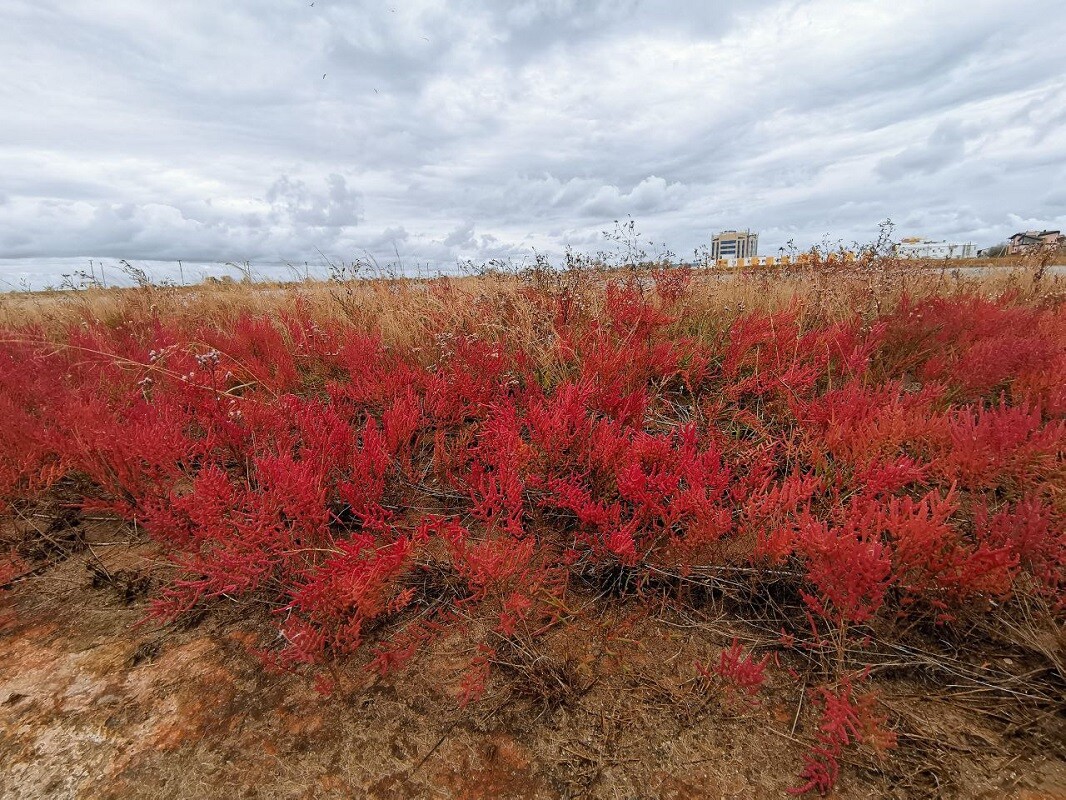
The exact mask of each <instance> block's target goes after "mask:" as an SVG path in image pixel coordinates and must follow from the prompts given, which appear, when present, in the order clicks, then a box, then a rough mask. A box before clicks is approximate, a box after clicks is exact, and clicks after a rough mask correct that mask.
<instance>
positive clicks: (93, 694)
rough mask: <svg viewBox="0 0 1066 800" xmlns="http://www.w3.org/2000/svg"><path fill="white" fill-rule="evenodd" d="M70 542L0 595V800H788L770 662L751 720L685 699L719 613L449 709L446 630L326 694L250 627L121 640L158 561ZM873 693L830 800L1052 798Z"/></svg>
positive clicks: (562, 643)
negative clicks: (869, 715)
mask: <svg viewBox="0 0 1066 800" xmlns="http://www.w3.org/2000/svg"><path fill="white" fill-rule="evenodd" d="M94 537H95V539H94ZM86 538H87V539H88V540H89V541H90V542H92V541H94V540H95V541H96V545H95V546H94V547H93V548H92V550H91V551H89V550H83V551H81V552H78V553H75V554H73V555H72V556H71V557H69V558H66V559H65V560H63V561H62V562H60V563H58V564H56V565H55V566H53V567H52V568H50V569H49V570H47V571H45V572H43V573H41V574H39V575H37V576H35V577H33V578H31V579H29V580H25V581H21V582H19V583H18V584H16V585H15V586H14V588H13V589H12V590H11V591H9V592H5V593H3V594H0V653H2V657H0V764H2V765H3V768H2V770H0V797H3V798H22V799H25V800H29V799H30V798H140V797H145V798H153V799H154V800H165V799H166V798H190V797H196V798H216V797H217V798H226V799H227V800H231V799H232V798H244V797H248V798H253V797H254V798H342V797H354V798H364V797H365V798H406V797H441V798H467V799H468V800H473V799H474V798H497V797H499V798H553V797H574V798H576V797H589V798H633V799H635V798H675V799H677V800H681V799H682V798H703V797H710V798H759V797H784V796H787V795H786V790H787V788H788V787H789V786H792V785H794V784H795V782H796V778H795V776H796V775H797V773H798V771H799V769H800V765H801V759H802V754H803V752H804V751H805V747H806V745H807V743H808V742H809V740H810V738H809V737H810V732H809V730H807V728H808V727H809V725H810V721H809V720H808V719H807V718H806V717H805V716H802V715H801V716H799V717H798V718H797V713H796V712H797V707H798V705H799V698H800V697H801V695H802V689H803V687H802V686H798V685H794V684H793V683H792V682H790V681H789V679H788V677H787V673H785V672H784V671H783V670H777V671H774V673H773V677H772V678H771V684H770V686H769V689H768V691H767V692H766V696H765V698H764V700H763V702H762V704H761V705H760V706H759V707H758V708H753V709H749V708H746V707H738V706H737V705H736V704H735V703H729V702H722V700H721V698H715V697H710V698H709V697H706V696H705V695H701V694H700V692H699V691H698V688H697V686H696V685H695V683H694V682H693V681H692V680H691V677H692V662H693V659H694V658H703V659H705V660H706V659H708V658H710V657H713V654H714V653H716V652H717V651H718V650H719V649H720V648H721V647H723V646H725V645H727V644H728V642H729V640H730V638H731V636H732V635H733V631H732V630H731V629H730V628H729V627H728V625H727V624H726V623H725V622H724V621H717V622H716V621H714V620H706V621H704V622H702V623H700V624H698V625H695V624H691V623H690V622H686V621H684V620H682V619H679V618H672V617H671V615H670V614H669V613H665V612H664V613H663V614H662V615H660V616H658V617H652V618H650V619H649V618H646V617H645V618H641V619H640V620H639V622H637V623H634V624H629V625H627V619H628V618H627V609H625V608H624V606H623V607H621V608H619V609H616V610H613V611H612V612H611V613H615V614H617V617H616V618H600V619H599V620H597V623H596V625H595V626H589V627H586V628H581V627H580V626H578V627H575V628H570V629H567V630H562V631H560V632H559V633H557V634H552V635H550V636H549V637H547V639H546V641H545V642H544V645H543V647H544V649H543V651H542V652H541V653H540V654H539V655H538V657H539V658H540V659H542V662H541V663H543V664H546V665H547V669H548V671H547V672H546V673H545V674H547V675H549V677H550V675H553V674H559V675H563V676H565V681H564V683H566V686H567V688H566V689H565V690H564V691H560V692H558V693H556V694H550V693H549V694H545V693H543V692H541V693H538V692H537V691H535V690H531V689H530V682H529V681H528V676H527V678H523V677H522V676H519V675H516V674H511V673H509V672H508V671H507V670H506V669H501V670H500V671H499V673H498V674H497V676H496V678H494V680H493V681H492V683H491V684H490V685H489V689H488V691H487V693H486V695H485V697H484V698H483V699H482V700H481V701H480V702H479V703H477V704H475V705H472V706H470V707H467V708H466V709H464V710H461V709H459V708H458V707H457V704H456V701H455V697H456V695H457V694H458V691H459V686H460V682H461V680H462V676H463V669H464V665H465V664H466V663H467V661H468V659H469V656H470V645H469V643H468V642H467V641H466V640H465V639H464V637H463V636H462V635H461V634H456V635H455V636H452V637H450V638H447V639H445V640H444V641H441V642H439V643H437V644H435V645H433V646H432V647H430V648H429V649H428V650H427V651H426V652H424V653H423V654H422V655H420V656H418V657H417V658H416V660H415V661H414V663H413V665H412V667H411V668H410V669H409V670H408V671H406V672H404V673H402V674H399V675H395V676H390V677H389V678H386V679H375V678H374V677H372V676H371V674H370V673H369V672H367V671H366V670H365V669H364V668H363V666H362V665H359V664H348V665H345V666H344V667H343V669H342V672H341V684H340V687H341V688H340V691H338V692H336V693H335V694H334V695H333V696H330V697H323V696H321V695H320V694H318V693H316V692H315V690H314V688H313V682H312V680H311V679H309V678H308V677H307V676H303V675H293V674H282V675H277V674H271V673H269V672H268V671H267V670H265V669H264V668H263V666H262V663H261V661H260V660H259V659H258V658H257V657H256V656H254V655H253V654H251V653H250V650H251V649H252V648H254V647H255V646H256V645H258V644H259V643H261V642H262V641H263V638H264V637H268V636H269V635H270V619H269V615H267V614H262V613H259V614H256V613H251V614H250V613H249V612H248V610H247V609H234V608H229V609H226V608H222V609H219V610H217V611H213V612H212V613H211V614H209V615H208V616H207V617H206V618H204V619H202V620H200V621H198V622H197V623H196V624H194V625H191V626H190V625H186V626H184V627H183V628H177V627H173V626H172V627H169V628H166V629H160V628H158V627H155V626H153V625H151V624H146V625H140V626H138V625H137V624H136V623H137V622H138V621H139V620H141V619H142V618H143V617H144V614H145V608H146V606H145V600H144V599H143V597H141V594H142V590H144V589H145V588H149V587H148V586H147V585H146V584H145V582H143V581H142V582H141V583H138V582H137V581H138V580H141V579H143V578H149V579H150V580H151V579H152V576H153V575H158V574H159V570H160V569H161V567H160V560H159V557H158V555H157V554H156V553H154V551H153V550H152V549H151V547H150V546H147V545H134V546H126V545H115V544H110V545H109V544H108V543H107V541H106V540H107V539H108V538H114V533H113V532H108V531H107V530H96V531H94V532H90V534H89V535H87V536H86ZM101 567H103V568H106V570H107V571H108V573H109V574H111V575H118V576H119V579H118V580H116V581H112V582H107V581H101V580H100V579H99V575H98V572H99V569H100V568H101ZM94 573H96V575H95V580H94ZM94 584H95V585H94ZM610 631H613V635H612V636H608V634H607V632H610ZM553 670H554V672H553ZM880 688H881V691H882V692H883V694H884V696H885V699H886V703H887V704H888V706H889V708H890V709H891V710H892V712H893V725H894V726H895V727H896V729H897V733H898V734H899V735H900V738H901V742H905V743H906V745H907V748H906V753H904V752H898V753H896V754H893V755H890V756H889V757H888V758H887V760H885V761H883V762H881V761H879V760H878V758H877V757H876V756H875V755H874V754H871V753H864V752H861V751H855V752H854V753H850V754H849V759H851V760H850V761H849V763H847V764H845V765H844V769H843V770H842V773H841V778H840V782H839V785H838V788H837V790H836V792H835V795H834V796H836V797H841V798H866V797H927V796H945V797H972V798H1000V797H1006V798H1015V799H1016V800H1038V798H1066V761H1064V748H1063V747H1062V746H1056V745H1055V744H1054V743H1053V744H1052V745H1051V746H1049V745H1048V738H1047V735H1046V734H1045V735H1042V736H1036V735H1032V736H1030V735H1028V734H1025V733H1022V734H1020V735H1019V734H1016V735H1013V736H1009V735H1008V734H1007V732H1006V731H1005V730H1004V727H1005V726H1003V725H997V724H995V722H994V720H991V719H989V718H988V717H987V716H985V715H982V714H980V713H977V712H976V711H974V710H973V709H971V708H969V707H966V706H963V705H958V704H949V703H939V704H938V703H931V702H929V701H927V700H926V699H924V698H923V696H922V694H923V693H922V690H921V687H920V686H918V685H916V684H914V683H912V682H907V681H905V680H897V681H896V682H892V683H890V682H883V683H882V685H881V687H880ZM1057 722H1058V723H1061V720H1059V721H1057ZM1045 728H1046V726H1045ZM1052 730H1058V731H1061V730H1063V728H1062V726H1061V725H1058V727H1055V728H1052Z"/></svg>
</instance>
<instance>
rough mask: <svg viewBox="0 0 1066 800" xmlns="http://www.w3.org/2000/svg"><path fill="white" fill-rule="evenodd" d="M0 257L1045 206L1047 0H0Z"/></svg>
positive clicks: (1053, 154)
mask: <svg viewBox="0 0 1066 800" xmlns="http://www.w3.org/2000/svg"><path fill="white" fill-rule="evenodd" d="M0 74H2V75H3V80H2V81H0V259H19V260H18V261H0V274H2V272H3V271H4V270H7V275H8V276H9V277H10V276H11V275H13V274H15V271H16V269H17V268H24V267H25V265H26V264H27V263H31V262H27V261H26V259H34V260H38V261H42V263H44V262H45V261H48V260H49V259H51V260H53V261H54V260H56V259H59V260H63V259H74V258H89V257H94V258H111V259H117V258H127V259H131V260H137V259H158V260H168V259H185V260H189V261H224V260H240V261H243V260H250V261H252V262H253V263H255V262H277V261H283V260H291V261H296V262H302V261H304V260H312V261H314V260H316V259H317V260H320V256H319V252H320V251H321V253H323V254H326V255H328V256H329V257H331V258H335V259H337V258H343V259H347V258H354V257H356V256H359V255H363V254H364V253H366V252H369V253H373V254H374V255H375V256H377V257H378V258H379V259H384V260H387V259H389V258H391V257H394V254H395V253H398V254H399V255H400V256H401V257H402V258H403V259H404V260H405V262H409V263H413V262H424V263H430V264H447V263H452V264H454V263H455V261H456V260H457V259H465V258H471V259H475V260H485V259H489V258H506V257H514V258H522V257H523V256H525V255H527V254H529V253H531V252H532V250H533V248H537V249H538V250H542V251H546V252H549V253H557V252H559V251H560V250H561V249H562V248H563V247H564V246H565V245H567V244H570V245H572V246H574V247H575V248H576V249H579V250H595V249H597V248H599V247H600V246H601V245H602V235H601V232H602V231H603V230H604V229H607V228H611V227H612V220H615V219H619V218H622V219H624V218H625V217H626V215H631V216H632V218H633V219H634V220H636V224H637V227H638V229H639V230H640V231H642V232H643V233H644V234H645V235H646V236H647V237H648V238H650V239H652V240H654V241H665V242H667V243H668V244H670V245H671V247H672V248H673V250H674V251H675V252H677V253H679V254H680V255H682V256H686V255H689V254H691V252H692V249H693V248H694V247H696V246H697V245H699V244H701V243H706V242H708V241H709V239H710V236H711V234H712V232H714V231H716V230H719V229H723V228H736V227H739V228H745V227H750V228H752V229H754V230H757V231H759V232H760V235H761V239H760V251H761V252H763V253H776V252H777V248H778V247H779V246H782V245H785V244H786V242H788V241H789V240H795V242H796V243H797V244H798V245H800V246H806V245H809V244H812V243H814V242H817V241H820V240H821V239H822V238H823V236H825V235H826V234H828V235H829V237H830V238H831V239H832V240H834V241H835V240H838V239H839V240H844V241H845V242H850V241H853V240H859V241H869V240H870V239H871V238H872V237H873V236H874V235H875V234H876V229H877V223H878V222H879V221H880V220H882V219H884V218H886V217H890V218H891V219H892V220H893V221H894V222H895V223H896V224H897V235H899V236H905V235H924V236H928V237H931V238H935V239H952V240H965V241H974V242H976V243H977V244H978V245H979V246H982V245H987V244H991V243H993V242H995V241H998V240H1001V239H1003V238H1004V237H1005V236H1007V235H1009V234H1010V233H1012V232H1014V231H1015V230H1019V229H1025V228H1041V227H1058V228H1066V14H1064V9H1063V7H1062V0H1014V1H1013V2H1007V1H1006V0H1003V1H999V2H991V1H987V2H986V1H982V0H806V1H796V0H794V1H785V2H780V1H777V0H743V2H739V1H734V2H728V1H726V0H718V1H716V0H694V2H687V3H686V2H643V3H642V2H636V1H635V0H630V1H628V2H627V1H621V0H620V1H618V2H592V0H573V2H568V1H567V0H531V1H529V2H502V1H499V2H496V1H494V2H473V1H472V0H470V1H469V2H445V1H444V0H440V1H438V2H420V1H419V2H414V1H412V0H386V1H385V2H340V0H315V1H314V2H313V3H312V2H310V0H291V1H290V0H228V2H226V3H218V4H216V3H207V2H202V0H195V1H193V0H190V1H189V2H181V0H129V1H126V0H111V1H110V2H108V1H106V0H93V1H91V2H90V1H89V0H54V1H52V0H32V2H31V1H27V0H3V2H2V3H0Z"/></svg>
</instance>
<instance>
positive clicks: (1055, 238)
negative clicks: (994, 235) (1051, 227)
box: [1007, 231, 1066, 256]
mask: <svg viewBox="0 0 1066 800" xmlns="http://www.w3.org/2000/svg"><path fill="white" fill-rule="evenodd" d="M1064 246H1066V236H1063V235H1062V233H1061V232H1060V231H1023V232H1022V233H1016V234H1014V235H1013V236H1012V237H1010V239H1009V240H1008V242H1007V252H1008V253H1010V254H1011V255H1012V256H1016V255H1020V254H1021V253H1024V252H1025V251H1027V250H1032V249H1034V248H1037V247H1064Z"/></svg>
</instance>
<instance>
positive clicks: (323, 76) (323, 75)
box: [322, 72, 326, 80]
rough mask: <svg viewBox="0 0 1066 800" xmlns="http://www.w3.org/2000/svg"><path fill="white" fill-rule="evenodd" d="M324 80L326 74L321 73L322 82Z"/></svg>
mask: <svg viewBox="0 0 1066 800" xmlns="http://www.w3.org/2000/svg"><path fill="white" fill-rule="evenodd" d="M325 79H326V73H324V72H323V73H322V80H325Z"/></svg>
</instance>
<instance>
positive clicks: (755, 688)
mask: <svg viewBox="0 0 1066 800" xmlns="http://www.w3.org/2000/svg"><path fill="white" fill-rule="evenodd" d="M769 661H770V656H768V655H767V656H763V657H762V659H761V660H759V661H756V660H755V656H754V655H753V654H751V653H747V652H745V650H744V648H743V647H742V646H741V644H740V643H739V642H738V641H737V640H736V639H734V640H733V644H732V645H730V647H729V649H728V650H723V651H722V652H721V654H720V655H719V656H718V664H717V665H715V666H713V667H710V668H708V667H705V666H704V665H703V664H701V663H700V662H699V661H697V662H696V671H697V672H698V673H699V674H700V675H701V676H702V677H703V678H704V680H706V681H708V682H709V683H711V684H714V683H715V682H716V681H718V682H721V684H722V685H723V686H724V687H725V688H726V690H727V691H729V692H731V693H736V694H739V693H743V694H744V695H746V697H747V699H751V698H753V697H754V696H755V695H757V694H758V693H759V690H760V689H761V688H762V685H763V684H764V683H765V682H766V665H767V663H769Z"/></svg>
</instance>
